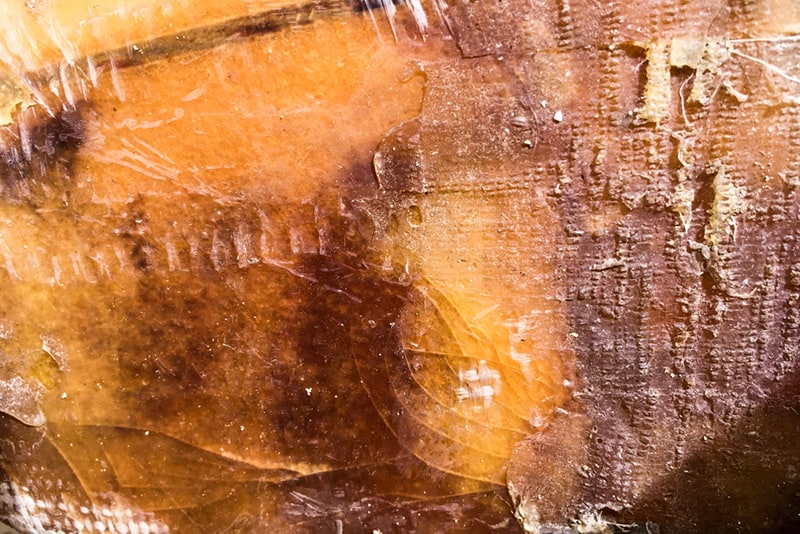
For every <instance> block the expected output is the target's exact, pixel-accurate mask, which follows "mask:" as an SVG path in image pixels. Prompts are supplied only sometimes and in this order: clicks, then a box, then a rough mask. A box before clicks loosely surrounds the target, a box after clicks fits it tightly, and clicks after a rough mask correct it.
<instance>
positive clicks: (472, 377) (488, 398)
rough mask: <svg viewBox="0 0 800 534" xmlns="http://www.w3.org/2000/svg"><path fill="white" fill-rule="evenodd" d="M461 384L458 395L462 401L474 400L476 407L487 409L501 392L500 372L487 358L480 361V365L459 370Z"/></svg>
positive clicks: (457, 390)
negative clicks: (491, 365) (491, 366)
mask: <svg viewBox="0 0 800 534" xmlns="http://www.w3.org/2000/svg"><path fill="white" fill-rule="evenodd" d="M458 382H459V385H458V387H457V388H456V397H457V398H458V400H459V401H460V402H464V401H472V402H473V403H474V406H473V408H475V409H481V408H484V409H487V408H489V406H491V404H492V398H493V397H494V396H495V395H498V394H499V393H500V373H498V372H497V371H495V370H494V369H491V368H490V367H489V366H488V365H487V364H486V361H485V360H481V361H480V362H478V367H477V368H475V367H471V368H469V369H467V370H466V371H463V370H460V371H459V372H458Z"/></svg>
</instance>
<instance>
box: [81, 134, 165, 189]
mask: <svg viewBox="0 0 800 534" xmlns="http://www.w3.org/2000/svg"><path fill="white" fill-rule="evenodd" d="M153 150H154V149H153ZM92 157H93V158H94V159H95V160H96V161H98V162H100V163H108V164H111V165H119V166H121V167H125V168H127V169H130V170H132V171H134V172H138V173H140V174H143V175H144V176H147V177H149V178H153V179H155V180H174V179H175V178H177V177H178V175H179V174H180V170H179V169H178V168H177V167H175V166H173V165H165V164H163V163H159V162H158V161H154V160H152V159H149V158H148V157H147V156H145V155H143V154H142V153H141V150H137V148H136V147H135V146H134V145H132V144H130V143H127V145H126V148H123V149H119V150H109V151H107V152H106V153H104V154H103V153H97V154H93V155H92ZM162 159H166V158H162ZM167 161H170V160H167Z"/></svg>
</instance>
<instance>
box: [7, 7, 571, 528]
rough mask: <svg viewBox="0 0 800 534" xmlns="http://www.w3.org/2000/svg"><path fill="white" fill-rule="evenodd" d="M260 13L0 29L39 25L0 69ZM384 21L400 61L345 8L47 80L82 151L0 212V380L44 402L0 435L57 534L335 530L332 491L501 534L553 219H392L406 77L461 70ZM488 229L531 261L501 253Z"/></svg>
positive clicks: (543, 349) (551, 358)
mask: <svg viewBox="0 0 800 534" xmlns="http://www.w3.org/2000/svg"><path fill="white" fill-rule="evenodd" d="M173 4H174V5H173ZM222 4H224V9H223V7H222ZM270 6H271V4H269V5H268V4H264V5H261V4H258V5H256V4H254V3H252V2H246V3H244V2H243V3H240V2H226V3H218V2H215V3H209V6H208V9H207V10H206V9H203V8H200V7H199V6H198V5H197V3H194V4H192V5H191V6H189V5H188V3H185V2H173V3H167V4H163V3H159V4H158V7H157V8H153V6H152V3H143V4H142V5H141V6H139V5H133V4H131V3H130V2H126V3H125V4H124V6H122V7H119V6H117V5H116V4H111V3H108V4H102V5H99V6H91V7H87V8H86V9H87V10H88V11H86V12H84V11H81V10H80V9H78V8H77V7H76V6H75V5H73V4H71V3H70V4H67V3H64V2H52V3H48V4H41V5H39V6H37V7H35V8H27V7H23V6H22V4H19V5H17V4H15V3H11V4H8V5H6V6H5V9H7V10H13V9H17V10H18V11H19V12H24V16H22V15H21V17H22V19H21V20H23V21H24V23H23V26H24V27H28V28H34V27H38V28H40V29H41V30H42V31H47V29H48V28H50V29H52V28H57V29H58V31H57V32H55V33H53V32H51V33H50V35H48V36H44V35H40V34H38V33H36V32H33V31H32V32H30V33H28V34H27V35H28V37H30V38H32V39H39V43H40V45H41V47H40V49H39V50H38V51H37V52H36V53H34V52H33V51H32V50H30V49H27V50H14V51H12V52H11V53H12V55H15V57H16V58H17V59H19V58H22V63H23V64H25V65H26V66H28V68H31V69H42V68H44V67H47V64H48V62H52V61H53V58H54V57H57V56H58V54H62V55H64V54H72V53H74V54H76V57H80V56H82V55H86V54H87V53H90V54H97V53H98V52H99V51H101V50H103V49H108V48H115V47H119V46H122V45H124V44H126V43H130V42H146V41H147V39H149V38H152V37H158V36H160V35H163V33H164V32H173V31H178V30H179V29H184V28H189V27H195V26H198V25H203V24H213V23H217V22H219V20H222V19H224V18H226V17H236V16H240V15H241V14H247V13H253V12H254V10H261V9H262V8H266V7H270ZM190 14H191V15H190ZM397 22H398V32H399V34H398V39H397V41H395V40H394V38H393V37H392V33H391V31H390V29H389V27H388V25H387V23H386V20H385V16H384V15H383V14H382V13H380V12H378V13H377V14H374V15H373V16H370V15H368V14H364V13H355V12H351V11H344V12H342V13H341V14H340V15H338V16H325V17H321V18H320V19H319V20H316V21H315V22H312V23H310V24H304V25H303V26H300V27H290V28H286V29H280V30H278V31H275V32H266V33H263V34H259V35H253V36H249V37H247V38H235V39H234V38H232V39H233V40H232V42H231V43H230V44H228V45H225V46H220V47H211V48H208V49H204V50H199V51H191V52H186V53H180V52H177V53H169V54H166V55H163V56H159V57H157V58H154V59H153V61H141V62H140V64H138V65H132V66H129V67H126V68H115V67H114V65H111V64H106V65H103V66H102V69H101V70H100V71H99V72H98V73H97V75H96V80H90V79H88V78H83V79H81V77H80V75H78V76H77V77H73V78H69V77H65V78H61V79H60V80H59V82H58V83H61V85H60V86H58V87H59V90H60V91H61V93H60V96H61V98H64V99H65V101H64V107H65V108H69V107H70V106H72V105H73V104H74V107H75V111H74V112H71V114H68V119H65V120H64V121H62V122H61V123H58V126H57V127H58V128H65V129H66V131H69V133H68V134H62V136H63V135H66V137H65V139H68V140H69V139H73V137H74V138H75V139H79V140H80V144H79V146H78V148H77V151H76V152H75V153H72V152H69V154H68V157H69V161H68V163H65V164H63V165H62V163H63V162H60V163H57V164H55V165H54V167H53V168H49V170H48V172H49V174H48V175H47V176H43V177H42V178H44V179H43V180H40V182H37V181H36V180H35V178H34V179H33V180H32V181H31V183H30V184H29V187H27V186H26V187H27V188H25V189H23V188H20V189H19V190H18V191H17V190H14V191H12V192H9V199H8V200H9V201H8V202H7V203H6V204H5V205H3V206H2V207H0V226H2V241H1V242H0V261H2V262H4V264H3V265H4V266H5V270H4V271H3V272H2V276H3V277H4V286H5V288H6V289H5V292H4V297H3V299H2V300H0V326H3V327H5V328H7V331H8V334H7V335H5V337H3V338H2V351H3V353H4V354H5V355H8V357H7V358H6V359H5V360H4V361H3V363H2V367H0V370H1V371H2V375H1V377H2V378H3V379H6V378H10V377H12V376H17V375H19V376H22V377H24V378H25V379H26V380H33V379H35V380H38V381H39V382H41V383H42V384H43V385H44V388H45V391H44V394H43V396H42V397H41V399H40V400H39V401H38V402H39V406H40V407H41V410H42V413H43V415H44V417H45V419H46V421H47V423H46V425H45V426H43V427H32V428H27V429H23V428H21V427H20V423H19V422H18V421H12V420H10V419H9V420H8V421H5V422H4V423H3V424H4V427H3V432H8V433H14V434H15V435H19V436H20V438H19V439H22V440H23V441H25V440H28V441H30V442H31V443H36V444H32V445H31V450H30V451H27V450H25V449H23V450H16V451H15V452H9V451H6V452H5V454H6V456H5V458H6V460H5V461H6V462H9V463H7V464H6V465H4V469H5V470H6V472H7V473H8V476H9V479H10V480H11V481H13V482H15V483H16V484H17V487H25V488H28V489H27V490H24V491H28V492H29V493H30V494H31V495H34V497H33V498H34V499H36V500H38V501H42V502H44V503H45V504H46V506H45V505H43V506H45V508H47V510H49V512H48V513H50V514H51V517H52V518H54V519H53V520H56V519H57V520H58V521H60V522H61V524H62V525H63V524H68V525H69V524H72V525H74V524H75V523H74V522H75V521H84V522H85V521H87V520H88V521H95V520H100V521H112V522H113V521H115V520H116V519H105V518H104V517H106V518H107V517H112V516H113V517H114V518H116V517H117V516H118V514H123V515H124V513H125V512H124V510H125V509H126V507H128V509H130V510H132V513H133V514H134V516H135V517H139V518H141V520H142V521H145V522H149V523H150V524H152V525H161V524H163V525H166V526H168V527H170V529H171V531H175V532H192V531H194V530H193V529H195V528H197V525H203V528H204V529H209V530H208V531H218V529H221V528H226V527H231V526H233V527H236V528H241V529H243V530H244V531H250V530H252V529H254V528H278V529H287V528H295V529H298V530H302V529H304V528H311V527H310V525H312V524H325V525H326V528H327V527H329V526H331V525H334V526H335V525H336V524H337V523H336V521H340V519H335V518H337V517H339V515H337V514H338V512H336V510H334V509H330V510H323V511H320V510H318V508H319V506H321V505H320V504H319V502H321V501H326V500H328V497H323V496H322V495H328V494H329V493H330V492H333V495H334V497H335V498H334V500H335V501H336V500H338V501H341V503H342V504H341V505H340V506H343V507H346V506H356V505H358V506H366V505H364V504H363V503H364V502H372V500H375V502H376V503H378V504H377V506H384V507H385V506H389V507H390V508H389V509H392V508H391V507H396V508H397V509H398V510H400V511H403V510H406V511H404V512H402V513H404V514H408V513H411V512H409V511H408V510H413V509H415V507H419V506H420V505H419V504H414V503H422V505H423V508H424V507H427V508H428V510H427V511H426V512H425V513H424V514H423V513H422V512H420V514H423V515H420V517H425V518H428V519H424V520H423V519H419V521H431V523H430V524H434V525H435V524H442V523H441V520H440V519H436V518H435V514H436V513H438V512H437V511H436V510H437V506H439V505H436V504H435V503H436V502H439V501H442V503H443V504H442V505H441V506H443V507H445V508H446V507H447V506H455V504H452V503H457V502H460V501H459V500H463V504H460V505H459V508H457V510H459V511H458V512H452V511H451V512H448V513H451V514H454V513H455V514H456V515H452V516H451V517H450V519H449V520H448V521H455V523H458V518H459V517H462V519H464V520H466V521H467V522H469V521H471V520H472V519H470V517H471V515H470V514H472V516H474V517H480V518H482V519H481V521H487V520H490V519H491V518H499V519H498V520H500V521H505V522H506V524H508V526H509V528H510V527H512V526H513V522H510V521H512V520H511V512H510V509H509V503H508V501H507V496H504V495H505V493H504V491H503V490H502V489H501V488H502V484H504V482H505V475H504V469H505V463H506V461H507V460H508V458H509V456H510V455H511V451H512V450H513V448H514V447H515V446H516V445H517V443H519V442H520V441H522V440H524V439H525V438H526V437H527V436H529V435H531V434H535V433H537V432H539V431H541V430H542V429H544V428H546V427H547V425H548V424H549V422H550V419H551V418H552V416H553V414H554V413H555V410H556V409H557V407H558V406H560V405H561V404H563V403H564V402H565V401H566V397H567V393H568V390H569V388H570V387H571V381H572V380H573V377H572V370H571V366H572V363H571V358H572V356H571V349H570V346H569V342H568V336H567V333H568V332H567V329H566V324H565V312H564V309H563V304H561V303H559V302H558V301H557V300H555V299H554V298H553V296H552V295H553V291H554V285H553V284H555V283H557V282H556V280H555V277H554V274H553V270H554V268H555V265H554V263H553V259H552V258H548V257H547V255H546V251H547V250H548V248H552V247H557V246H559V237H558V233H557V232H555V231H554V229H555V228H557V227H558V223H557V222H556V221H557V214H556V213H554V212H553V211H552V210H549V209H547V208H546V207H544V206H542V205H539V206H538V207H536V209H535V210H534V211H533V212H531V213H527V212H526V214H525V217H529V225H528V227H527V229H526V230H524V231H523V232H522V233H521V234H520V235H517V232H519V230H516V229H513V228H508V227H506V226H504V225H503V224H499V225H498V224H497V222H496V221H497V220H498V217H502V216H505V215H507V214H509V213H510V211H509V210H511V211H513V210H514V209H516V208H515V207H514V206H513V205H509V204H508V203H507V202H505V201H503V200H502V199H498V200H490V201H488V202H487V203H485V205H484V206H483V207H482V208H481V209H480V211H479V212H475V213H472V212H470V210H468V209H465V208H466V207H467V206H466V205H465V204H464V203H463V200H458V199H452V200H451V201H448V202H447V203H444V204H442V203H440V202H433V203H431V202H429V201H428V200H427V199H424V198H420V199H419V202H417V203H416V204H412V205H408V203H407V202H406V203H405V204H403V205H401V204H399V203H396V202H395V201H394V200H393V199H392V197H391V195H392V194H393V193H392V192H388V193H387V190H386V188H385V184H381V183H380V177H379V176H378V174H376V171H375V170H374V169H373V156H374V154H375V153H376V151H378V150H379V148H380V147H383V149H385V150H391V145H390V144H387V143H384V142H383V141H382V140H383V139H384V138H385V136H386V135H387V132H390V131H392V130H393V129H395V128H397V127H398V126H400V125H402V124H404V123H407V122H409V121H412V120H414V119H415V118H416V117H418V116H419V115H420V113H421V109H422V106H423V101H424V99H425V98H426V83H427V80H428V74H427V72H426V70H425V65H426V64H435V63H436V62H437V61H441V60H443V59H446V58H452V57H456V56H455V54H457V51H456V50H455V49H454V46H453V44H452V42H451V41H449V40H447V39H443V38H442V37H443V36H442V29H441V28H439V27H432V28H431V29H430V34H429V35H428V36H427V40H426V41H425V42H423V41H422V40H421V39H420V38H419V36H418V35H415V29H414V28H415V27H414V25H413V24H412V23H411V22H409V21H404V20H403V19H402V18H398V20H397ZM9 43H11V44H14V45H18V46H23V47H25V46H28V47H30V45H31V43H30V42H27V43H25V42H22V41H20V40H19V39H16V40H15V39H14V38H13V37H9V38H7V39H6V44H7V45H8V44H9ZM59 43H62V44H63V43H70V45H74V47H73V48H71V49H70V50H69V51H68V50H66V49H64V48H63V47H62V48H61V49H60V50H55V49H53V48H52V45H53V44H56V45H58V44H59ZM28 53H29V54H31V56H30V57H28V56H26V54H28ZM79 63H80V62H79ZM16 66H17V67H18V66H19V65H18V64H17V65H16ZM46 70H47V69H45V70H42V71H41V72H45V71H46ZM71 76H72V75H71ZM90 82H91V83H90ZM26 113H28V114H29V115H30V116H31V117H34V119H37V120H41V121H44V122H45V123H48V122H47V121H50V120H51V119H48V118H47V117H46V114H44V113H43V112H41V110H37V109H35V108H33V109H31V110H27V111H26ZM59 120H61V119H59ZM441 133H442V134H446V133H447V132H446V131H443V132H441ZM425 135H428V134H425ZM382 143H383V144H382ZM64 154H67V152H64ZM66 158H67V156H66V155H65V156H64V158H63V159H64V161H66ZM31 172H35V170H34V171H31ZM383 173H384V174H383V175H384V178H385V169H384V171H383ZM398 179H400V180H402V179H403V176H399V177H398ZM465 214H466V217H465ZM497 236H500V239H501V240H502V241H503V242H504V243H505V242H520V240H523V239H529V238H530V239H533V240H534V241H535V242H537V243H540V244H541V245H542V249H541V253H538V254H534V255H530V254H526V253H524V252H522V251H520V253H519V254H518V255H517V256H513V257H509V258H506V259H504V260H500V259H498V257H497V253H498V251H497V249H496V246H495V245H496V240H497V239H498V237H497ZM523 256H524V258H523ZM498 265H500V266H501V268H502V269H505V270H508V273H509V276H501V277H497V269H498ZM519 268H524V269H525V270H526V273H524V276H525V281H524V282H523V283H522V284H521V285H519V284H515V283H514V282H513V281H512V279H513V278H514V277H515V276H516V270H517V269H519ZM512 271H513V274H512ZM29 397H30V396H29ZM28 400H31V399H30V398H29V399H28ZM2 409H4V408H3V407H2V406H0V410H2ZM29 409H30V408H29ZM5 410H6V411H7V412H8V413H9V415H11V416H16V418H17V419H20V412H17V413H15V412H14V411H13V410H11V409H8V408H6V409H5ZM32 410H33V411H34V412H35V403H34V408H32ZM29 415H30V417H31V418H32V417H33V416H34V415H35V413H33V414H29ZM5 417H6V418H8V416H5ZM28 422H30V420H29V421H28ZM40 433H41V434H40ZM37 436H39V437H37ZM40 438H43V439H40ZM55 480H61V481H62V482H63V484H64V485H65V487H68V488H69V489H68V490H62V491H61V492H60V493H58V494H53V493H49V490H48V488H49V487H50V485H51V483H53V484H54V483H55V482H54V481H55ZM471 495H472V496H473V497H470V496H471ZM59 503H61V505H62V506H63V507H65V508H66V509H65V510H60V511H58V512H57V511H56V510H55V509H54V508H53V507H56V506H57V505H58V504H59ZM348 503H349V504H348ZM403 503H406V504H403ZM409 503H410V504H409ZM425 503H434V504H425ZM446 503H451V504H446ZM370 506H371V505H370ZM81 507H83V508H81ZM95 507H96V508H95ZM103 507H105V508H103ZM404 507H405V508H404ZM101 509H105V510H111V511H110V512H108V513H107V514H106V515H105V516H103V513H101V512H99V511H98V510H101ZM443 509H444V508H443ZM85 510H89V511H88V512H87V511H85ZM470 510H473V511H472V512H470ZM323 512H324V513H323ZM397 513H400V512H397ZM109 514H110V515H109ZM315 514H316V515H315ZM320 514H322V515H320ZM325 514H328V515H325ZM359 514H360V516H363V514H362V513H360V512H359ZM359 514H356V516H359ZM382 514H383V515H379V517H382V518H386V517H392V515H391V513H389V512H385V511H384V512H382ZM425 514H428V515H425ZM430 514H433V516H431V517H434V519H430V518H429V516H430ZM462 514H463V515H462ZM328 516H330V517H331V519H325V518H326V517H328ZM98 517H99V518H98ZM320 517H322V518H323V519H319V518H320ZM243 518H245V519H243ZM247 518H249V519H247ZM383 520H384V519H381V521H383ZM237 521H239V522H242V525H239V524H238V523H236V522H237ZM248 521H249V523H248ZM315 521H316V522H321V523H315ZM404 521H405V519H404ZM109 524H111V523H109ZM237 525H238V527H237ZM378 526H379V525H378ZM151 528H157V527H156V526H152V527H151ZM159 528H160V527H159ZM376 528H377V527H376ZM248 529H250V530H248Z"/></svg>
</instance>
